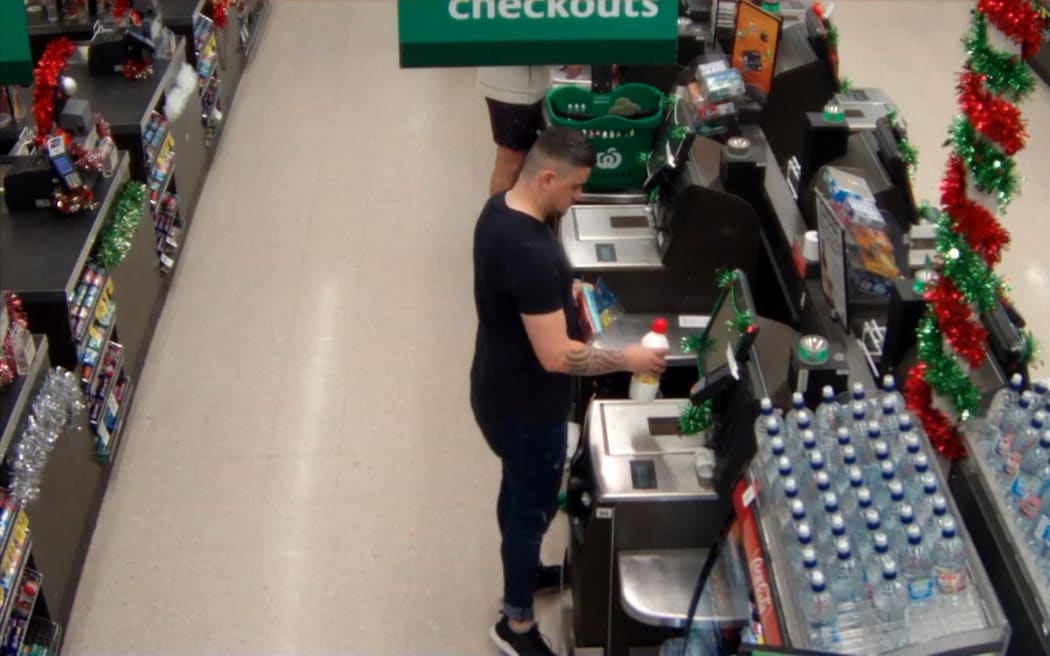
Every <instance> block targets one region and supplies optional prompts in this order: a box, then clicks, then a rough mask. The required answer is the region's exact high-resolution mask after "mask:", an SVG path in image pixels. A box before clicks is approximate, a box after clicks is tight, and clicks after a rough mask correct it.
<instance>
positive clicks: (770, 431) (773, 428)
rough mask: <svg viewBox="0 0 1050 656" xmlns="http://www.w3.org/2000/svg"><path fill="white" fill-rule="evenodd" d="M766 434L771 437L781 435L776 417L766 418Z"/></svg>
mask: <svg viewBox="0 0 1050 656" xmlns="http://www.w3.org/2000/svg"><path fill="white" fill-rule="evenodd" d="M766 435H768V436H769V437H776V436H777V435H780V424H779V423H778V422H777V418H776V417H770V418H769V419H767V420H766Z"/></svg>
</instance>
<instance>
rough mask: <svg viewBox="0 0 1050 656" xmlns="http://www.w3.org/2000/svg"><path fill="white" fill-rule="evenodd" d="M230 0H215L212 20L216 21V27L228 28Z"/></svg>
mask: <svg viewBox="0 0 1050 656" xmlns="http://www.w3.org/2000/svg"><path fill="white" fill-rule="evenodd" d="M229 11H230V0H214V2H213V3H212V12H211V18H212V20H213V21H215V27H218V28H219V29H222V28H224V27H226V19H227V17H228V16H229Z"/></svg>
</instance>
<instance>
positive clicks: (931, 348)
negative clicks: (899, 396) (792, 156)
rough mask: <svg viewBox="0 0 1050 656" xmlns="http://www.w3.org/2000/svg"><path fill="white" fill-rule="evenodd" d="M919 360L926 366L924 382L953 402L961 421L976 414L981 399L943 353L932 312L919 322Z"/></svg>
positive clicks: (942, 342) (975, 389) (954, 363)
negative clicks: (962, 418)
mask: <svg viewBox="0 0 1050 656" xmlns="http://www.w3.org/2000/svg"><path fill="white" fill-rule="evenodd" d="M917 332H918V353H919V359H920V360H921V361H922V362H925V363H926V382H927V383H929V384H930V385H931V386H932V387H933V389H935V390H937V392H938V393H940V394H943V395H944V396H946V397H948V398H949V399H951V400H952V402H953V403H954V405H955V410H956V411H957V412H959V414H960V415H961V416H962V417H964V418H965V417H967V416H969V415H971V414H973V413H974V412H976V411H977V407H978V405H979V404H980V401H981V395H980V394H979V393H978V392H977V388H976V387H974V385H973V383H972V382H971V381H970V378H969V377H968V376H967V375H966V373H965V372H964V371H963V370H962V369H961V368H960V367H959V364H958V363H957V362H956V360H955V358H953V357H951V356H950V355H948V354H947V353H945V351H944V336H943V335H942V334H941V330H940V328H939V327H938V326H937V319H936V317H935V316H934V315H933V313H932V312H931V311H927V313H926V315H925V316H924V317H923V318H922V319H921V320H920V321H919V329H918V331H917Z"/></svg>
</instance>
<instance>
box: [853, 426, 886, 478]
mask: <svg viewBox="0 0 1050 656" xmlns="http://www.w3.org/2000/svg"><path fill="white" fill-rule="evenodd" d="M856 432H859V429H858V431H856ZM856 432H855V433H854V436H853V439H854V442H855V446H856V447H857V453H858V454H859V456H860V462H861V464H862V465H864V466H865V467H870V466H873V465H875V464H876V463H875V445H876V443H878V442H881V441H882V429H881V428H879V422H877V421H869V422H867V427H866V428H865V429H864V432H865V433H866V436H867V438H866V439H865V438H859V437H858V436H857V435H856Z"/></svg>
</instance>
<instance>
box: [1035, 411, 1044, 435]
mask: <svg viewBox="0 0 1050 656" xmlns="http://www.w3.org/2000/svg"><path fill="white" fill-rule="evenodd" d="M1045 423H1046V413H1045V412H1043V411H1042V410H1040V411H1038V412H1036V413H1035V414H1034V415H1032V428H1034V429H1036V430H1040V429H1042V428H1043V424H1045Z"/></svg>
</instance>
